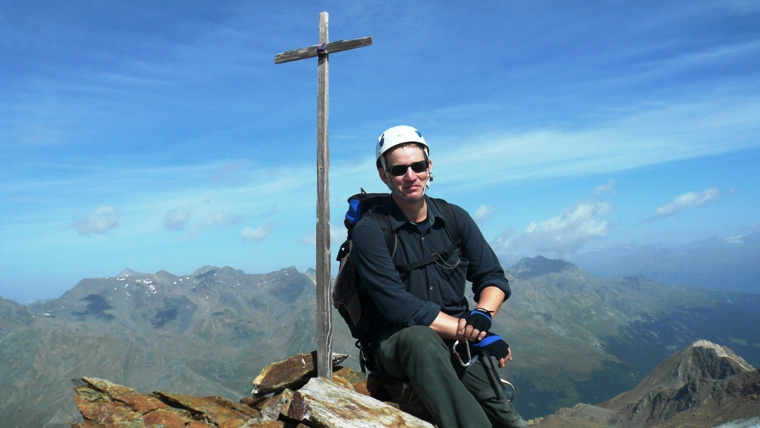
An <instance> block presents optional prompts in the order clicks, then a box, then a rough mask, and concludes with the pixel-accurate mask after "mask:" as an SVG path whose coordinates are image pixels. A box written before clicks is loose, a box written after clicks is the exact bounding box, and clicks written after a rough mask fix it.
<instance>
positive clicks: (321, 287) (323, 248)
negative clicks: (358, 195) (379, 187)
mask: <svg viewBox="0 0 760 428" xmlns="http://www.w3.org/2000/svg"><path fill="white" fill-rule="evenodd" d="M328 24H329V22H328V14H327V12H322V13H320V14H319V44H318V45H312V46H307V47H305V48H300V49H294V50H290V51H286V52H282V53H279V54H277V55H275V56H274V63H275V64H282V63H285V62H290V61H298V60H301V59H305V58H314V57H315V56H318V57H319V63H318V64H319V65H318V83H319V85H318V89H317V375H318V376H319V377H322V378H327V379H330V380H332V305H331V304H330V303H331V300H332V298H331V293H330V291H331V290H330V289H331V281H332V277H331V275H330V259H331V258H332V256H331V254H330V176H329V174H330V148H329V144H328V140H327V135H328V132H327V118H328V114H329V111H330V102H329V99H328V94H329V93H330V91H329V84H330V79H329V62H330V61H329V55H328V53H329V52H333V53H334V52H342V51H345V50H349V49H356V48H361V47H364V46H369V45H371V44H372V37H363V38H361V39H353V40H338V41H337V42H333V43H329V37H328Z"/></svg>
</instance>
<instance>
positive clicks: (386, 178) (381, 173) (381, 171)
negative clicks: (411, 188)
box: [377, 168, 388, 183]
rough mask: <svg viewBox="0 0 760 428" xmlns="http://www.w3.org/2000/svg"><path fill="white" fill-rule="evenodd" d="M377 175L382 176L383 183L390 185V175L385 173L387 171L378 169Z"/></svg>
mask: <svg viewBox="0 0 760 428" xmlns="http://www.w3.org/2000/svg"><path fill="white" fill-rule="evenodd" d="M377 173H378V175H380V180H382V182H383V183H388V173H387V172H385V170H383V169H382V168H378V169H377Z"/></svg>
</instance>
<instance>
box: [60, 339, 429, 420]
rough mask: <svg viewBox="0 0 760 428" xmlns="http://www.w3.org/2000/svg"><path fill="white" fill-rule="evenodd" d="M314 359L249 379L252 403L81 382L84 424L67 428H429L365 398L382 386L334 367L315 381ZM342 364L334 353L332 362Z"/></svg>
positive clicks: (294, 360)
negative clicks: (327, 376) (327, 377)
mask: <svg viewBox="0 0 760 428" xmlns="http://www.w3.org/2000/svg"><path fill="white" fill-rule="evenodd" d="M315 356H316V353H315V352H312V353H311V354H299V355H295V356H293V357H291V358H289V359H287V360H285V361H281V362H277V363H273V364H270V365H269V366H267V367H266V368H265V369H264V370H262V372H261V373H260V374H259V375H258V376H257V377H256V379H255V380H254V391H253V393H252V397H246V398H243V399H241V400H240V402H235V401H231V400H228V399H226V398H223V397H218V396H210V397H194V396H190V395H186V394H178V393H172V392H165V391H157V392H154V393H153V394H150V395H148V394H143V393H140V392H137V391H135V390H133V389H131V388H129V387H126V386H122V385H116V384H113V383H111V382H109V381H107V380H103V379H97V378H89V377H83V378H81V379H80V380H79V381H78V383H77V385H76V386H75V387H74V396H75V400H76V403H77V407H78V408H79V411H80V413H81V414H82V418H83V419H84V421H83V422H80V423H75V424H73V425H72V427H73V428H94V427H101V428H109V427H130V428H142V427H156V428H157V427H163V428H174V427H177V428H180V427H188V428H190V427H193V428H201V427H207V428H244V427H245V428H253V427H272V428H274V427H280V428H282V427H296V428H299V427H303V428H306V427H322V428H350V427H367V428H383V427H412V428H415V427H416V428H432V427H433V425H431V424H430V423H429V422H426V421H424V420H422V419H419V418H417V417H415V416H413V415H411V414H410V413H407V412H405V411H403V410H401V405H404V404H406V403H408V400H407V401H404V400H403V398H401V399H400V400H397V401H396V402H388V403H383V402H382V401H379V400H377V399H375V398H372V397H371V395H372V393H370V391H373V392H375V393H376V394H377V393H378V392H380V390H381V389H382V388H384V386H385V385H387V384H388V383H387V382H381V381H378V380H377V379H376V378H370V379H368V378H367V376H364V375H363V374H361V373H357V372H355V371H354V370H352V369H350V368H347V367H340V366H335V373H334V374H333V379H332V380H327V379H323V378H317V377H315V376H316V370H315V367H314V357H315ZM347 357H348V356H347V355H338V354H335V355H333V362H335V363H338V362H341V361H344V360H345V359H346V358H347ZM399 398H400V397H399ZM399 403H401V404H399ZM427 416H428V419H429V415H427Z"/></svg>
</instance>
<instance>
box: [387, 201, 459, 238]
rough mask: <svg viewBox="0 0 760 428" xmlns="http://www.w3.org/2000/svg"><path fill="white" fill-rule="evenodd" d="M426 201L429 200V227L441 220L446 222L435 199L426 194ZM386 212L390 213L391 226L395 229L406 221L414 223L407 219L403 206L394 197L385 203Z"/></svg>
mask: <svg viewBox="0 0 760 428" xmlns="http://www.w3.org/2000/svg"><path fill="white" fill-rule="evenodd" d="M424 197H425V201H427V211H428V213H427V222H428V227H429V228H432V227H433V225H434V224H435V222H436V221H438V220H440V221H442V222H444V223H445V222H446V218H445V217H444V216H443V214H441V211H440V210H438V207H437V206H436V205H435V203H434V202H433V200H432V199H431V198H429V197H428V196H427V195H425V196H424ZM383 208H385V212H387V213H388V216H389V217H390V219H391V227H392V228H393V230H398V229H399V228H401V226H403V225H405V224H406V223H410V224H411V223H412V222H410V221H409V220H407V218H406V215H404V212H403V211H401V208H399V206H398V205H397V204H396V201H394V200H393V198H388V201H387V202H386V203H385V205H384V207H383Z"/></svg>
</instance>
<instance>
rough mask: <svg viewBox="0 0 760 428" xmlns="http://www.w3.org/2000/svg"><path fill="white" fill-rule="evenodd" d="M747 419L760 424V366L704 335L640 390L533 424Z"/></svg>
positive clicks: (547, 427)
mask: <svg viewBox="0 0 760 428" xmlns="http://www.w3.org/2000/svg"><path fill="white" fill-rule="evenodd" d="M753 420H754V422H752V421H753ZM746 421H750V425H747V426H760V371H759V370H756V369H755V368H754V367H752V366H751V365H749V364H748V363H747V362H746V361H744V359H742V358H741V357H739V356H738V355H736V354H735V353H734V352H733V351H732V350H731V349H729V348H728V347H725V346H720V345H717V344H715V343H712V342H709V341H706V340H699V341H696V342H694V343H692V344H690V345H689V346H687V347H685V348H683V349H682V350H680V351H678V352H676V353H675V354H673V355H672V356H670V357H669V358H667V359H666V360H665V361H663V362H662V363H661V364H660V365H659V366H657V368H656V369H655V370H654V371H653V372H652V373H650V374H649V375H648V376H647V377H646V378H644V379H643V380H642V381H641V382H640V383H639V384H638V385H637V386H636V387H635V388H634V389H632V390H630V391H628V392H625V393H623V394H620V395H618V396H617V397H615V398H613V399H611V400H608V401H605V402H603V403H600V404H597V405H596V406H593V405H588V404H578V405H576V406H574V407H572V408H564V409H560V410H559V411H557V412H556V413H554V414H553V415H550V416H548V417H546V418H542V419H538V420H536V421H534V422H533V423H532V425H533V426H536V427H541V428H553V427H570V428H572V427H594V426H605V427H618V428H633V427H637V428H638V427H658V428H671V427H672V428H675V427H680V426H688V427H693V428H701V427H705V428H708V427H716V426H721V425H722V424H730V423H734V424H740V423H742V422H746ZM753 424H754V425H753Z"/></svg>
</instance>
